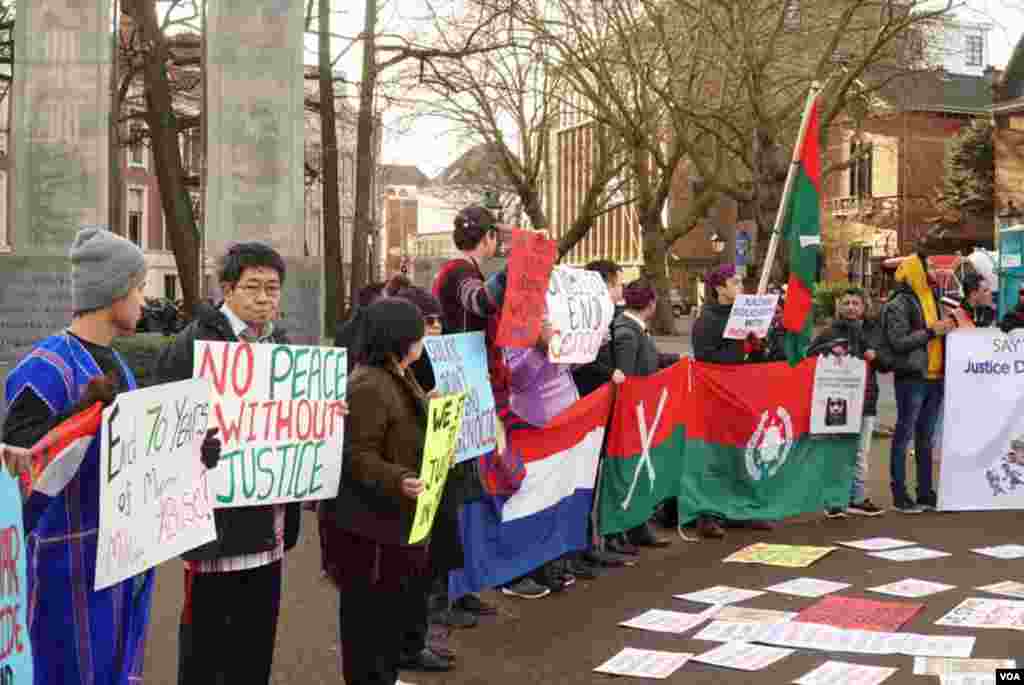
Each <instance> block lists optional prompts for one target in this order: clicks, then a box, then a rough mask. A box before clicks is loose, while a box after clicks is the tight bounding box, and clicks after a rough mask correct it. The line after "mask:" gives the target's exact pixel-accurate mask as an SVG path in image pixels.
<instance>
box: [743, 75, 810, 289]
mask: <svg viewBox="0 0 1024 685" xmlns="http://www.w3.org/2000/svg"><path fill="white" fill-rule="evenodd" d="M821 90H822V85H821V82H820V81H815V82H814V83H812V84H811V90H810V92H809V93H808V94H807V102H806V103H805V104H804V113H803V117H802V118H801V120H800V133H799V134H798V135H797V138H796V145H794V146H793V160H792V161H791V162H790V164H789V171H787V172H786V185H785V186H783V188H782V202H781V204H779V211H778V213H777V214H776V215H775V227H774V228H773V229H772V240H771V242H770V243H768V253H767V254H766V255H765V258H764V265H763V266H762V267H761V280H760V282H759V283H758V284H757V294H758V295H763V294H764V291H765V290H767V289H768V277H769V276H770V275H771V272H772V264H773V263H774V262H775V253H776V252H778V250H779V236H780V235H781V234H782V223H783V222H784V221H785V220H786V208H787V207H786V206H787V205H788V204H789V196H790V194H791V193H792V192H793V179H794V178H795V177H796V169H797V166H798V165H799V164H800V150H801V149H802V148H803V146H804V138H806V137H807V124H808V123H809V120H810V117H811V106H812V105H813V104H814V99H815V98H817V97H818V93H820V92H821Z"/></svg>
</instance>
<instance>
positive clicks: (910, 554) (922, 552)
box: [868, 547, 952, 561]
mask: <svg viewBox="0 0 1024 685" xmlns="http://www.w3.org/2000/svg"><path fill="white" fill-rule="evenodd" d="M868 556H869V557H877V558H879V559H888V560H889V561H921V560H923V559H938V558H940V557H949V556H952V555H951V554H950V553H949V552H940V551H939V550H937V549H928V548H927V547H904V548H903V549H891V550H889V551H887V552H871V553H870V554H868Z"/></svg>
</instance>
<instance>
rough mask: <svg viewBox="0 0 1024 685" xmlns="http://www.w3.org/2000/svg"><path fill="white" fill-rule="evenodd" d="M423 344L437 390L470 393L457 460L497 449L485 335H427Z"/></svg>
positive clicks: (442, 392)
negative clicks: (432, 336) (495, 446)
mask: <svg viewBox="0 0 1024 685" xmlns="http://www.w3.org/2000/svg"><path fill="white" fill-rule="evenodd" d="M423 346H424V347H425V348H426V350H427V356H428V357H429V358H430V364H431V366H433V368H434V378H435V380H436V381H437V387H436V389H437V391H438V392H440V393H441V394H442V395H451V394H454V393H458V392H465V393H466V410H465V412H464V413H463V415H462V430H461V431H460V433H459V444H458V447H457V448H456V450H455V463H456V464H458V463H461V462H464V461H466V460H467V459H473V458H474V457H479V456H480V455H481V454H485V453H487V452H489V451H491V450H493V449H494V445H495V430H496V427H497V423H496V422H495V414H494V392H493V391H492V390H491V379H490V376H489V374H488V369H487V349H486V347H485V346H484V334H483V333H481V332H474V333H457V334H455V335H442V336H439V337H434V338H426V339H424V341H423Z"/></svg>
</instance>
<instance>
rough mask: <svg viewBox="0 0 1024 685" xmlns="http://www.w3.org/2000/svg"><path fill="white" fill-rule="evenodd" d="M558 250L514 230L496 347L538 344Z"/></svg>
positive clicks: (528, 233) (537, 236) (549, 242)
mask: <svg viewBox="0 0 1024 685" xmlns="http://www.w3.org/2000/svg"><path fill="white" fill-rule="evenodd" d="M557 256H558V246H557V244H556V243H555V241H554V240H548V239H547V238H545V237H544V236H543V234H540V233H534V232H532V231H524V230H522V229H515V230H514V231H512V248H511V250H510V252H509V258H508V284H507V286H506V288H505V304H504V305H502V309H501V320H500V321H499V322H498V335H497V340H496V341H495V343H496V344H497V345H498V346H500V347H529V346H531V345H533V344H534V343H535V342H537V337H538V336H539V335H540V326H541V322H542V320H543V318H544V308H545V304H546V299H547V291H548V279H549V278H551V269H552V268H554V266H555V258H556V257H557Z"/></svg>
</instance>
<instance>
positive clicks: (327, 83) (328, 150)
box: [318, 0, 345, 333]
mask: <svg viewBox="0 0 1024 685" xmlns="http://www.w3.org/2000/svg"><path fill="white" fill-rule="evenodd" d="M318 15H319V16H318V25H319V28H320V31H319V36H318V39H319V41H318V43H319V56H318V57H319V67H320V68H319V76H320V82H319V93H320V103H319V104H320V142H321V155H320V159H321V160H322V165H321V167H322V173H323V178H322V181H323V185H322V188H323V215H322V216H323V226H324V229H323V230H324V275H325V279H324V328H325V330H326V331H328V332H329V333H330V332H333V331H334V330H335V328H336V327H337V323H338V320H339V319H340V318H341V317H342V316H343V314H344V309H345V301H344V297H342V294H343V292H344V286H343V283H344V280H343V279H344V274H343V273H342V269H343V266H342V263H341V257H342V255H341V211H340V207H339V187H338V132H337V129H336V128H335V126H336V117H335V112H334V75H333V73H332V69H331V35H330V17H331V0H319V11H318Z"/></svg>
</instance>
